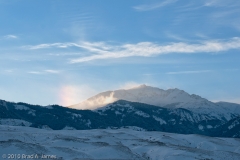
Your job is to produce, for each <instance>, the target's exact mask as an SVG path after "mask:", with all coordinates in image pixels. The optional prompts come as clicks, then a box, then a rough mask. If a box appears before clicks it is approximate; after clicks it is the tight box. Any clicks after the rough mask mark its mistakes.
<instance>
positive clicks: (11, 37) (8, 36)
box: [3, 34, 18, 39]
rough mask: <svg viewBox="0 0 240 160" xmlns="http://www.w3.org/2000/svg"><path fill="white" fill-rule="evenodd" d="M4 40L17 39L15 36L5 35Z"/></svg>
mask: <svg viewBox="0 0 240 160" xmlns="http://www.w3.org/2000/svg"><path fill="white" fill-rule="evenodd" d="M3 38H4V39H17V38H18V37H17V36H15V35H11V34H10V35H6V36H3Z"/></svg>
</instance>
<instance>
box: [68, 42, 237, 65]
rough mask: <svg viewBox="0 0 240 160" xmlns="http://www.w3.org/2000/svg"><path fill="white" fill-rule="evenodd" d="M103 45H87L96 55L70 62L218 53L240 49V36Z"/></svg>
mask: <svg viewBox="0 0 240 160" xmlns="http://www.w3.org/2000/svg"><path fill="white" fill-rule="evenodd" d="M102 45H103V46H102V47H101V46H98V48H95V47H94V46H89V45H88V47H85V49H87V50H88V51H90V52H94V53H96V54H95V55H92V56H88V57H81V58H76V59H72V60H71V61H70V63H81V62H86V61H91V60H97V59H109V58H123V57H133V56H142V57H150V56H157V55H163V54H170V53H188V54H193V53H216V52H222V51H227V50H231V49H240V38H233V39H231V40H228V41H204V42H203V43H200V44H188V43H182V42H179V43H171V44H168V45H159V44H156V43H151V42H141V43H137V44H124V45H120V46H112V47H109V49H104V48H105V46H108V45H106V44H104V43H102Z"/></svg>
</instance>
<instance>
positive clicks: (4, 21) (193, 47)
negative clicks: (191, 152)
mask: <svg viewBox="0 0 240 160" xmlns="http://www.w3.org/2000/svg"><path fill="white" fill-rule="evenodd" d="M239 8H240V1H236V0H228V1H225V0H198V1H192V0H184V1H180V0H130V1H112V0H104V1H99V0H92V1H89V0H81V1H79V0H71V1H66V0H41V1H32V0H12V1H9V0H0V99H3V100H7V101H12V102H26V103H30V104H39V105H50V104H59V105H63V106H69V105H72V104H76V103H79V102H81V101H83V100H85V99H87V98H89V97H91V96H93V95H95V94H98V93H100V92H103V91H107V90H116V89H121V88H125V89H127V88H131V87H134V86H137V85H140V84H146V85H149V86H154V87H158V88H161V89H169V88H179V89H182V90H184V91H186V92H188V93H190V94H197V95H200V96H201V97H203V98H207V99H208V100H211V101H214V102H217V101H227V102H234V103H240V85H239V84H240V83H239V82H240V63H239V61H240V16H239V15H240V9H239Z"/></svg>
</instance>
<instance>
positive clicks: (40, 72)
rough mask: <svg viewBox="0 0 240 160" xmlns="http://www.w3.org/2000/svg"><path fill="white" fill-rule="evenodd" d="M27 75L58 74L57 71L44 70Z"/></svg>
mask: <svg viewBox="0 0 240 160" xmlns="http://www.w3.org/2000/svg"><path fill="white" fill-rule="evenodd" d="M27 73H29V74H47V73H48V74H58V73H60V71H59V70H51V69H47V70H44V71H29V72H27Z"/></svg>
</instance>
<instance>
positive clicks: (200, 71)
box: [166, 70, 213, 74]
mask: <svg viewBox="0 0 240 160" xmlns="http://www.w3.org/2000/svg"><path fill="white" fill-rule="evenodd" d="M207 72H213V70H198V71H178V72H167V73H166V74H197V73H207Z"/></svg>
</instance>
